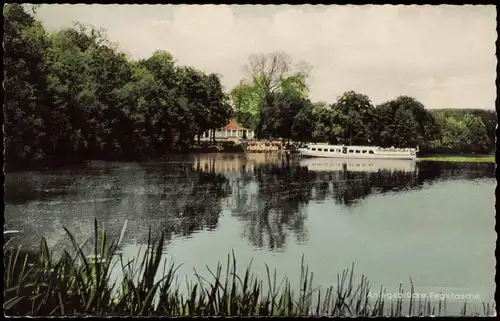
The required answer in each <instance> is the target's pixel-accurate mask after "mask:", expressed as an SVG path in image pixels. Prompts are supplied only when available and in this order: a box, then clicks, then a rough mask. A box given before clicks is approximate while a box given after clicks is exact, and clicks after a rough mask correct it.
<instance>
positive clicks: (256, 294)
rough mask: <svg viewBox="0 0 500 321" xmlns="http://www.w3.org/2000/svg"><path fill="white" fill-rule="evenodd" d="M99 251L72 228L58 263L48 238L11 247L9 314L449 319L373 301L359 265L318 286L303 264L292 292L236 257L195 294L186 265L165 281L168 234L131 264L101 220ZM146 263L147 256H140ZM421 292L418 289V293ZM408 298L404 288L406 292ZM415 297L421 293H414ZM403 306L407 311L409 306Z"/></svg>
mask: <svg viewBox="0 0 500 321" xmlns="http://www.w3.org/2000/svg"><path fill="white" fill-rule="evenodd" d="M94 225H95V226H94V228H95V235H94V236H95V240H94V244H93V253H92V254H91V255H90V256H86V255H85V254H84V248H85V244H84V245H78V244H77V242H76V241H75V238H74V237H73V236H72V235H71V233H70V232H69V231H68V230H66V229H65V230H66V232H67V234H68V236H69V239H70V241H71V243H72V244H73V248H74V253H73V254H71V253H69V252H68V251H64V253H63V254H62V256H60V257H59V258H55V257H54V256H53V255H52V253H51V252H50V251H49V249H48V246H47V242H46V241H45V239H42V241H41V245H40V251H39V253H38V254H33V253H31V254H30V253H25V252H23V251H22V250H21V249H20V248H17V249H12V248H7V247H5V246H4V257H5V258H6V259H7V262H6V268H5V274H4V281H5V283H4V284H5V287H4V292H5V301H4V305H3V307H4V310H5V313H6V315H9V316H14V315H16V316H19V315H29V316H47V315H59V316H61V315H99V316H111V315H114V316H117V315H130V316H138V315H142V316H180V315H182V316H213V315H217V316H257V315H258V316H298V315H317V316H410V315H412V316H424V315H436V316H439V315H447V311H446V301H444V302H441V301H439V303H438V305H437V307H436V304H431V302H430V301H428V300H427V299H426V300H424V301H423V302H422V301H421V300H419V301H415V300H413V299H412V298H410V299H409V300H407V301H409V302H403V299H397V300H395V301H394V300H389V301H390V302H388V300H386V299H384V298H383V297H384V296H383V295H382V294H383V293H384V291H383V289H382V288H381V289H380V291H378V293H379V295H378V296H377V298H376V300H371V298H370V295H369V293H370V285H369V282H368V281H367V279H366V278H365V277H364V276H362V278H361V282H360V283H359V284H358V285H357V286H355V284H354V280H353V277H354V274H353V268H354V266H353V267H352V268H351V269H350V270H344V271H343V272H342V273H341V274H339V275H338V276H337V286H336V287H333V286H330V287H328V288H327V289H326V290H325V291H322V289H321V288H316V289H313V288H312V281H313V273H312V272H311V273H310V272H309V270H308V268H307V267H306V266H305V265H304V261H303V260H302V262H301V263H302V264H301V277H300V289H299V290H298V293H296V291H294V290H293V289H292V286H291V283H290V282H289V280H288V279H287V278H284V279H283V280H282V281H281V282H280V284H279V285H277V278H276V271H274V274H272V273H271V272H270V271H269V268H268V267H267V266H266V270H267V280H265V282H267V284H266V287H264V284H265V282H264V281H262V280H258V279H257V278H256V277H255V276H254V275H252V274H251V273H250V267H247V269H246V271H245V273H244V275H237V272H236V259H235V256H234V253H233V255H232V257H231V256H228V261H227V264H226V269H225V274H224V276H223V274H222V272H223V267H222V265H220V264H219V265H218V266H217V268H216V270H215V271H212V270H210V269H209V268H208V267H207V270H208V272H209V274H210V275H211V277H212V279H211V280H207V279H205V278H203V277H202V276H201V275H200V274H199V273H197V271H195V272H194V273H195V276H196V279H197V280H198V281H197V283H195V284H192V283H190V284H187V288H188V292H187V294H186V293H184V292H181V291H180V289H179V282H178V279H177V277H176V273H177V269H178V266H177V267H176V266H175V265H174V264H173V263H170V264H168V265H167V264H165V265H164V269H163V271H162V272H163V273H162V274H161V278H160V279H157V278H158V276H159V275H160V273H159V269H160V263H161V258H162V252H163V241H164V237H163V233H162V235H161V237H160V239H159V240H158V241H153V240H152V239H151V232H150V233H149V236H148V247H147V248H148V250H147V251H146V253H144V255H143V256H142V259H141V260H140V261H136V262H134V261H129V262H126V263H125V262H124V261H123V257H122V256H121V255H120V254H117V249H118V247H119V244H120V242H121V239H122V238H123V233H124V230H125V226H124V228H123V229H122V233H121V236H120V239H119V240H118V242H115V241H111V242H110V241H109V240H108V239H107V237H106V232H105V231H101V232H100V233H99V231H98V227H97V222H96V221H95V223H94ZM137 257H138V258H140V257H141V255H138V256H137ZM116 264H120V265H121V270H122V273H123V280H121V281H120V282H119V284H117V282H116V281H114V282H111V279H110V272H111V271H112V270H113V269H114V268H115V265H116ZM413 292H414V289H413V284H412V285H411V293H413ZM400 293H403V292H402V289H401V287H400ZM411 297H413V296H411ZM403 306H405V307H404V308H403ZM494 313H495V311H494V307H493V305H490V304H485V303H483V306H482V308H481V311H479V312H477V311H471V310H470V307H469V305H468V304H467V303H466V302H465V303H464V305H463V308H462V311H461V313H460V314H461V315H482V316H491V315H494Z"/></svg>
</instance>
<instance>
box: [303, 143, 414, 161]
mask: <svg viewBox="0 0 500 321" xmlns="http://www.w3.org/2000/svg"><path fill="white" fill-rule="evenodd" d="M417 152H418V148H394V147H391V148H382V147H376V146H346V145H327V144H309V145H307V146H306V147H305V148H299V153H300V154H301V155H302V156H307V157H326V158H363V159H413V160H414V159H416V158H417Z"/></svg>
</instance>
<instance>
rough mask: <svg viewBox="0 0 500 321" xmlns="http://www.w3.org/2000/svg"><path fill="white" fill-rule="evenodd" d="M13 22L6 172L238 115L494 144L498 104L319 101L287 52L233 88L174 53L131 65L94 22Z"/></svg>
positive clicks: (273, 129)
mask: <svg viewBox="0 0 500 321" xmlns="http://www.w3.org/2000/svg"><path fill="white" fill-rule="evenodd" d="M4 17H5V19H4V30H5V33H4V34H5V35H4V48H5V51H4V66H5V67H4V116H5V123H4V132H5V140H4V148H5V153H4V155H5V160H6V163H7V168H9V167H10V168H16V167H17V168H21V169H23V168H29V167H32V166H38V165H47V164H50V165H57V164H58V163H62V164H65V163H70V162H79V161H83V160H86V159H103V160H117V159H122V160H132V159H142V158H149V157H158V156H161V155H163V154H165V153H168V152H173V151H180V150H183V149H186V148H187V147H188V146H190V145H192V144H194V143H195V142H196V141H197V140H198V141H199V139H200V136H201V135H202V133H203V132H205V131H207V130H210V129H217V128H220V127H222V126H224V125H225V124H226V123H227V122H228V121H229V120H230V119H231V118H232V117H233V116H234V117H235V118H236V120H237V121H238V122H239V123H240V124H242V125H243V126H245V127H248V128H251V129H255V130H256V133H257V136H258V137H259V138H279V139H282V140H283V141H286V142H289V141H302V142H329V143H341V144H357V145H359V144H363V145H365V144H366V145H380V146H387V147H389V146H395V147H415V146H419V148H420V150H421V151H424V152H437V153H462V152H463V153H489V152H492V151H493V150H494V137H495V134H494V130H495V126H496V123H497V118H496V115H495V113H494V112H493V111H491V112H490V111H485V110H439V111H432V110H428V109H426V108H425V107H424V105H423V104H422V103H420V102H419V101H417V100H416V99H414V98H412V97H407V96H401V97H397V98H396V99H394V100H391V101H388V102H385V103H382V104H380V105H377V106H374V105H373V104H372V102H371V100H370V98H369V97H367V96H366V95H363V94H361V93H357V92H354V91H347V92H345V93H344V94H342V95H341V96H340V97H339V98H338V99H337V101H336V102H334V103H331V104H328V103H325V102H312V101H311V100H310V99H309V97H308V93H309V88H308V85H307V80H308V78H309V74H310V71H311V67H310V66H309V65H308V64H307V63H305V62H297V63H293V61H292V59H291V57H290V56H289V55H287V54H286V53H284V52H274V53H269V54H254V55H251V56H250V57H249V61H248V63H247V64H246V65H245V70H246V71H247V77H246V78H245V79H242V81H241V82H240V83H239V84H238V85H237V86H235V87H234V88H233V89H232V90H231V91H230V93H229V94H226V93H225V92H224V90H223V87H222V85H221V81H220V77H219V76H218V75H217V74H213V73H212V74H205V73H204V72H202V71H200V70H197V69H196V68H194V67H192V66H179V65H177V64H176V62H175V59H174V57H173V56H172V55H171V54H170V53H168V52H166V51H161V50H160V51H156V52H154V53H153V54H152V55H151V57H149V58H147V59H141V60H138V61H133V60H131V59H129V58H128V57H127V56H126V55H125V54H123V53H121V52H120V51H118V50H117V48H116V46H115V45H114V44H113V43H111V42H110V41H108V40H107V39H106V37H105V36H104V34H103V33H102V32H101V31H99V30H96V29H94V28H88V27H86V26H84V25H80V24H77V25H75V27H73V28H67V29H62V30H58V31H56V32H51V33H49V32H47V31H46V30H45V29H44V27H43V26H42V24H41V23H40V22H39V21H37V20H36V19H34V17H33V15H31V14H30V13H29V12H28V11H27V10H26V9H25V7H23V6H21V5H20V4H8V5H6V6H5V7H4ZM230 100H232V105H233V106H234V109H235V111H234V112H233V108H232V107H231V104H230ZM233 114H234V115H233ZM212 138H214V137H212Z"/></svg>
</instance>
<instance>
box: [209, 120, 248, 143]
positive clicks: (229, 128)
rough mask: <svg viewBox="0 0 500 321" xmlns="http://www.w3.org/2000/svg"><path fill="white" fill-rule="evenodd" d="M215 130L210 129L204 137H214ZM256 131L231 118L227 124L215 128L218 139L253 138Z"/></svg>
mask: <svg viewBox="0 0 500 321" xmlns="http://www.w3.org/2000/svg"><path fill="white" fill-rule="evenodd" d="M212 134H213V131H212V130H209V131H207V132H205V133H204V135H203V137H204V138H210V137H212ZM254 136H255V133H254V131H253V130H250V129H248V128H245V127H243V126H241V125H240V124H238V123H237V122H236V121H235V120H230V121H229V123H227V124H226V126H224V127H222V128H220V129H217V130H215V138H216V139H217V138H218V139H243V138H247V139H252V138H254Z"/></svg>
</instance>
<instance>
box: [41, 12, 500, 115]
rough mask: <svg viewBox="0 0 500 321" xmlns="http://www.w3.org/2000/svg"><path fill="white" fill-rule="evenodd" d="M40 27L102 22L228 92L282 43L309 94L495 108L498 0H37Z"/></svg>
mask: <svg viewBox="0 0 500 321" xmlns="http://www.w3.org/2000/svg"><path fill="white" fill-rule="evenodd" d="M37 18H38V19H40V20H41V21H42V22H43V23H44V25H45V26H46V28H48V29H49V30H53V29H54V28H61V27H69V26H71V25H72V23H73V21H78V22H81V23H85V24H91V25H93V26H95V27H97V28H101V27H102V28H105V29H106V30H107V35H108V38H109V39H110V40H111V41H113V42H116V43H117V44H118V45H119V48H120V49H121V50H122V51H124V52H126V53H128V54H129V55H130V57H131V58H133V59H139V58H147V57H148V56H150V55H151V54H152V53H153V52H154V51H155V50H159V49H161V50H166V51H169V52H170V53H171V54H172V55H173V56H174V58H175V59H176V61H177V63H178V64H179V65H186V64H187V65H192V66H194V67H196V68H198V69H201V70H203V71H205V72H207V73H208V72H215V73H218V74H221V75H222V82H223V85H224V86H225V88H226V90H228V91H229V90H230V89H231V88H232V87H233V86H234V85H235V84H237V83H238V82H239V80H240V79H241V78H242V77H244V76H245V72H244V70H243V65H244V64H245V63H246V62H247V61H248V56H249V55H250V54H252V53H267V52H272V51H276V50H282V51H285V52H286V53H288V54H290V55H291V56H292V58H293V59H294V61H300V60H304V61H307V62H308V63H310V64H311V65H312V66H313V69H312V71H311V79H310V81H309V85H310V88H311V91H310V98H311V99H312V100H313V101H319V100H323V101H326V102H328V103H332V102H335V101H336V99H337V97H338V96H339V95H341V94H342V93H343V92H345V91H348V90H355V91H357V92H360V93H363V94H366V95H368V96H369V97H370V98H371V99H372V102H373V103H374V104H379V103H381V102H384V101H387V100H390V99H394V98H396V97H397V96H400V95H408V96H413V97H415V98H416V99H418V100H419V101H421V102H422V103H423V104H424V105H425V106H426V107H427V108H429V109H431V108H432V109H434V108H483V109H493V108H494V105H495V97H496V86H495V78H496V61H497V60H496V56H495V41H496V38H497V34H496V30H495V28H496V10H495V6H492V5H490V6H480V5H478V6H470V5H469V6H446V5H440V6H391V5H383V6H369V5H364V6H336V5H330V6H319V5H318V6H311V5H303V6H288V5H279V6H261V5H255V6H252V5H233V6H224V5H217V6H216V5H117V4H115V5H98V4H93V5H80V4H79V5H67V4H66V5H52V4H50V5H43V6H42V7H41V8H40V9H39V10H38V13H37Z"/></svg>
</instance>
